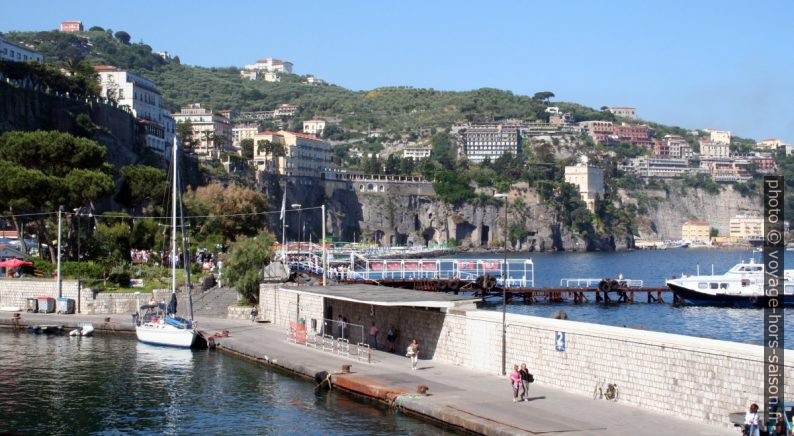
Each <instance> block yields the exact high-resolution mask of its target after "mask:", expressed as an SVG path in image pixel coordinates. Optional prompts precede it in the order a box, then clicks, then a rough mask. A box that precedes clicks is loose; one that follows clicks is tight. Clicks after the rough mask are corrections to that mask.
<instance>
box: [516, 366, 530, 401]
mask: <svg viewBox="0 0 794 436" xmlns="http://www.w3.org/2000/svg"><path fill="white" fill-rule="evenodd" d="M518 373H519V374H521V401H529V384H530V383H532V382H531V381H530V378H529V370H528V369H527V364H526V363H522V364H521V370H520V371H518Z"/></svg>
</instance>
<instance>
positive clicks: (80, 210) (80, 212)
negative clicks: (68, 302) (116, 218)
mask: <svg viewBox="0 0 794 436" xmlns="http://www.w3.org/2000/svg"><path fill="white" fill-rule="evenodd" d="M83 209H85V207H79V208H76V209H74V213H75V216H76V217H77V313H80V294H81V291H82V289H83V283H82V282H81V281H80V256H81V254H82V253H81V252H80V221H81V220H82V217H83V216H84V215H83ZM92 216H93V214H92V213H91V211H90V210H89V211H88V217H89V218H91V217H92Z"/></svg>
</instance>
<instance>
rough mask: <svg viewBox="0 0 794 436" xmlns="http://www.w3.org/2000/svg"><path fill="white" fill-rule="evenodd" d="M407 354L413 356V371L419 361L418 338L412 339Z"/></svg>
mask: <svg viewBox="0 0 794 436" xmlns="http://www.w3.org/2000/svg"><path fill="white" fill-rule="evenodd" d="M405 355H406V356H408V357H410V358H411V371H416V364H417V363H418V362H419V342H416V339H414V340H412V341H411V345H409V346H408V349H407V350H406V353H405Z"/></svg>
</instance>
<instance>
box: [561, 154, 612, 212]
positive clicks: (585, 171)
mask: <svg viewBox="0 0 794 436" xmlns="http://www.w3.org/2000/svg"><path fill="white" fill-rule="evenodd" d="M565 181H566V182H568V183H573V184H574V185H576V186H577V187H578V188H579V195H581V196H582V201H584V202H585V203H586V204H587V209H589V210H590V212H595V201H596V198H598V197H599V196H600V197H601V198H603V197H604V170H603V169H601V168H598V167H594V166H591V165H588V164H587V163H586V162H583V163H579V164H577V165H570V166H567V167H565Z"/></svg>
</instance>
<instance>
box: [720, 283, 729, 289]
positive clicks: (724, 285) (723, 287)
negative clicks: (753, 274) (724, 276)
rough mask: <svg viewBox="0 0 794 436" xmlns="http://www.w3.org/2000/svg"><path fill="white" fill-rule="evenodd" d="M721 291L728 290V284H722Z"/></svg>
mask: <svg viewBox="0 0 794 436" xmlns="http://www.w3.org/2000/svg"><path fill="white" fill-rule="evenodd" d="M720 289H728V284H727V283H720Z"/></svg>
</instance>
